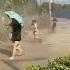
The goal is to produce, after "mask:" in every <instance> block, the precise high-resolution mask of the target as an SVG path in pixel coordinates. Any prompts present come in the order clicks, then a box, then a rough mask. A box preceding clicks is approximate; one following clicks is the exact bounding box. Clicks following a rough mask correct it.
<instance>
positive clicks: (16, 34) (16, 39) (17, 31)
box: [10, 19, 22, 60]
mask: <svg viewBox="0 0 70 70" xmlns="http://www.w3.org/2000/svg"><path fill="white" fill-rule="evenodd" d="M10 26H11V28H12V38H11V40H12V42H13V43H14V47H13V54H12V56H11V57H10V59H11V60H13V59H14V57H15V55H16V52H19V53H18V55H21V53H22V49H21V46H20V41H21V24H19V23H18V21H16V20H15V19H12V23H11V24H10Z"/></svg>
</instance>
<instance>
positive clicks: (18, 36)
mask: <svg viewBox="0 0 70 70" xmlns="http://www.w3.org/2000/svg"><path fill="white" fill-rule="evenodd" d="M11 40H12V41H13V42H14V41H21V32H20V31H14V32H12V39H11Z"/></svg>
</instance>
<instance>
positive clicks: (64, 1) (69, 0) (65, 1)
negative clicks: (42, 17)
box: [37, 0, 70, 5]
mask: <svg viewBox="0 0 70 70" xmlns="http://www.w3.org/2000/svg"><path fill="white" fill-rule="evenodd" d="M40 1H41V4H42V3H43V2H48V1H49V0H37V2H38V4H39V5H40ZM52 1H53V2H56V3H61V4H70V0H52Z"/></svg>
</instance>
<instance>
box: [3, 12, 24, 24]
mask: <svg viewBox="0 0 70 70" xmlns="http://www.w3.org/2000/svg"><path fill="white" fill-rule="evenodd" d="M4 13H5V14H6V15H8V16H9V17H10V18H14V19H16V20H17V21H18V22H19V23H20V24H21V25H23V23H24V19H25V17H24V16H23V17H22V16H20V15H19V14H18V13H16V12H15V11H6V12H4Z"/></svg>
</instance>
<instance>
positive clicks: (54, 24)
mask: <svg viewBox="0 0 70 70" xmlns="http://www.w3.org/2000/svg"><path fill="white" fill-rule="evenodd" d="M56 22H57V19H56V18H55V17H54V18H53V24H52V31H53V32H54V30H55V27H56Z"/></svg>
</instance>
